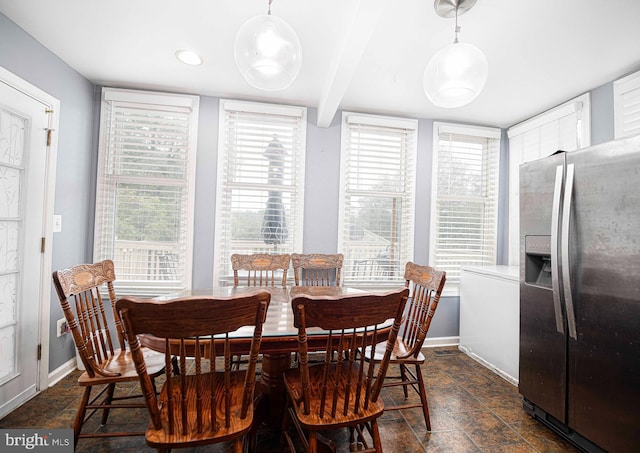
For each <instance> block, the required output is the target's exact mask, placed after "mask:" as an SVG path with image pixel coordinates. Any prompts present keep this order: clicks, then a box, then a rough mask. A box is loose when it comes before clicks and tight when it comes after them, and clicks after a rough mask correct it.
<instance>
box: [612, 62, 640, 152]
mask: <svg viewBox="0 0 640 453" xmlns="http://www.w3.org/2000/svg"><path fill="white" fill-rule="evenodd" d="M628 96H633V98H634V99H633V101H634V102H633V106H634V109H633V111H632V112H627V111H625V110H626V108H627V107H628V106H627V105H626V104H625V98H626V97H628ZM630 114H633V115H636V116H637V117H638V119H635V120H634V123H636V125H635V126H633V127H630V128H629V130H625V126H626V120H627V117H628V116H629V115H630ZM613 117H614V122H613V124H614V138H616V139H618V138H623V137H630V136H631V135H635V134H638V133H640V71H638V72H634V73H633V74H629V75H628V76H626V77H623V78H621V79H618V80H616V81H614V82H613Z"/></svg>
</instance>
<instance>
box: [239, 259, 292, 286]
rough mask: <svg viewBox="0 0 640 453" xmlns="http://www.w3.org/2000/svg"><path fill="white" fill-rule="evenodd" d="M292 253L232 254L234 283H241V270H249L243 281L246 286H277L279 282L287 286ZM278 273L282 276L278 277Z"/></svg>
mask: <svg viewBox="0 0 640 453" xmlns="http://www.w3.org/2000/svg"><path fill="white" fill-rule="evenodd" d="M290 261H291V255H289V254H288V253H285V254H270V253H255V254H250V255H242V254H237V253H234V254H233V255H231V268H232V269H233V285H234V286H239V285H240V278H239V276H238V272H239V271H241V270H242V271H247V275H246V278H245V279H243V280H242V281H243V282H244V284H246V286H276V285H277V284H278V283H279V282H281V283H282V287H283V288H284V287H286V286H287V272H288V271H289V263H290ZM278 273H281V274H282V278H277V276H278Z"/></svg>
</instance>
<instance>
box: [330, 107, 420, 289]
mask: <svg viewBox="0 0 640 453" xmlns="http://www.w3.org/2000/svg"><path fill="white" fill-rule="evenodd" d="M417 130H418V123H417V121H415V120H408V119H399V118H389V117H382V116H373V115H361V114H355V113H346V112H345V113H343V115H342V151H341V176H340V214H339V232H338V241H339V243H338V251H339V252H341V253H343V254H344V264H343V277H344V282H345V284H349V285H362V286H368V287H374V286H384V285H385V284H394V285H397V284H399V283H403V282H404V279H403V277H404V267H405V265H406V263H407V261H411V260H412V259H413V231H414V204H415V166H416V165H415V162H416V148H417V145H416V140H417V139H416V136H417Z"/></svg>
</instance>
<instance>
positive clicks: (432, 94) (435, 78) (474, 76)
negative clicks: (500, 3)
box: [423, 0, 489, 108]
mask: <svg viewBox="0 0 640 453" xmlns="http://www.w3.org/2000/svg"><path fill="white" fill-rule="evenodd" d="M474 4H475V0H436V1H435V4H434V7H435V9H436V13H437V14H438V15H440V16H442V17H452V16H453V15H455V18H456V29H455V34H456V36H455V40H454V42H453V44H449V45H448V46H447V47H445V48H444V49H442V50H440V51H439V52H438V53H436V54H435V55H434V56H433V57H432V58H431V60H429V63H428V64H427V67H426V68H425V70H424V76H423V86H424V91H425V93H426V95H427V97H428V98H429V100H430V101H431V102H433V103H434V104H435V105H437V106H438V107H445V108H456V107H462V106H463V105H467V104H469V103H470V102H471V101H473V100H474V99H475V98H476V97H478V95H479V94H480V92H481V91H482V90H483V88H484V86H485V84H486V82H487V76H488V73H489V64H488V63H487V58H486V57H485V56H484V54H483V53H482V51H481V50H480V49H478V48H477V47H476V46H474V45H472V44H468V43H460V42H458V33H459V32H460V27H459V26H458V15H459V14H463V13H465V12H466V11H468V10H469V9H471V7H472V6H473V5H474Z"/></svg>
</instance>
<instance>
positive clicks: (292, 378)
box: [284, 363, 384, 430]
mask: <svg viewBox="0 0 640 453" xmlns="http://www.w3.org/2000/svg"><path fill="white" fill-rule="evenodd" d="M337 366H338V365H337V364H335V363H334V364H331V370H330V371H329V374H330V375H331V374H332V373H333V372H334V371H333V370H335V369H336V368H337ZM341 366H342V369H341V370H340V373H341V380H340V382H339V385H340V386H341V387H342V388H346V386H347V385H346V383H347V381H348V378H349V375H350V377H351V385H352V387H353V385H354V383H355V382H357V380H358V370H359V367H358V365H357V364H353V366H351V367H349V364H348V363H343V364H342V365H341ZM323 373H324V365H322V364H318V365H313V366H309V380H310V382H311V386H310V388H309V392H310V393H309V409H310V410H309V414H308V415H306V414H305V413H304V405H303V402H302V382H301V378H300V369H299V368H291V369H288V370H287V371H285V373H284V383H285V386H286V388H287V391H288V392H289V395H291V396H292V399H294V400H295V404H294V405H293V406H294V408H295V412H296V416H297V418H298V420H299V421H300V424H301V425H302V426H303V427H305V428H311V429H314V428H315V429H317V430H330V429H335V428H340V427H342V426H345V425H352V424H353V423H358V422H359V423H363V422H366V421H369V420H372V419H375V418H376V417H379V416H380V415H381V414H382V412H383V410H384V404H383V403H382V399H379V400H378V401H376V402H372V401H369V403H368V407H367V409H364V408H362V407H361V408H359V411H358V413H357V414H356V413H354V412H355V411H348V413H347V415H346V416H345V415H343V412H342V410H343V408H344V398H342V395H344V391H341V392H339V394H340V395H341V396H340V397H339V398H338V403H337V406H336V407H337V409H336V415H335V417H333V419H332V417H331V406H332V401H331V400H330V397H329V395H332V394H333V387H332V386H331V385H335V381H332V382H331V383H329V385H328V386H327V390H326V394H327V401H325V412H324V417H322V418H321V417H320V416H319V414H320V402H321V400H322V388H320V386H319V385H314V383H318V384H319V383H321V382H322V375H323ZM330 386H331V387H330ZM352 393H354V392H352ZM355 399H356V398H355V395H353V394H352V395H351V398H350V401H349V406H350V407H353V402H354V401H355ZM330 420H332V421H330Z"/></svg>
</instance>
